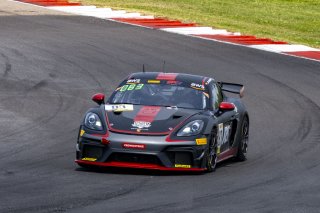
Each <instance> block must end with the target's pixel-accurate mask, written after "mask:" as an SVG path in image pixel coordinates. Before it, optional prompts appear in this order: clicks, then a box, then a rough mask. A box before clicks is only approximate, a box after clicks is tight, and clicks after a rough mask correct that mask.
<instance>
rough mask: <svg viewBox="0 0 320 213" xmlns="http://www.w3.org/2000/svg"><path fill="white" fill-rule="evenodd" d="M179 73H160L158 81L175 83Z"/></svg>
mask: <svg viewBox="0 0 320 213" xmlns="http://www.w3.org/2000/svg"><path fill="white" fill-rule="evenodd" d="M177 75H178V74H177V73H159V75H158V76H157V78H156V79H157V80H167V81H175V80H176V77H177Z"/></svg>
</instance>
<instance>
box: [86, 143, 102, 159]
mask: <svg viewBox="0 0 320 213" xmlns="http://www.w3.org/2000/svg"><path fill="white" fill-rule="evenodd" d="M102 154H103V148H102V147H97V146H90V145H84V146H83V152H82V157H83V158H97V159H98V158H100V157H101V156H102Z"/></svg>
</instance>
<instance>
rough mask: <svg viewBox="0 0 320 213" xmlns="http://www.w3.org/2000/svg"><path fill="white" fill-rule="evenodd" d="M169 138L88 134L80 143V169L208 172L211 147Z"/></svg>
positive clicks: (78, 150)
mask: <svg viewBox="0 0 320 213" xmlns="http://www.w3.org/2000/svg"><path fill="white" fill-rule="evenodd" d="M166 138H167V136H141V135H128V134H119V133H113V132H109V133H108V135H92V134H86V133H84V134H83V135H82V136H81V137H79V140H78V143H77V157H76V163H77V164H79V165H80V166H86V165H87V166H99V167H121V168H136V169H154V170H167V171H173V170H176V171H204V170H206V167H205V162H204V158H205V157H204V156H205V153H206V149H207V148H206V147H207V145H205V144H204V145H197V144H196V142H195V141H170V142H169V141H168V140H166Z"/></svg>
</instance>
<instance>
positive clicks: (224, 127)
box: [211, 83, 236, 154]
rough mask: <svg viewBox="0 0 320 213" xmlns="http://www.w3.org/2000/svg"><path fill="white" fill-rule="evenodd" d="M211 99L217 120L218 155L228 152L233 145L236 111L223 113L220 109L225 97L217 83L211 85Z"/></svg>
mask: <svg viewBox="0 0 320 213" xmlns="http://www.w3.org/2000/svg"><path fill="white" fill-rule="evenodd" d="M211 97H212V106H213V111H214V116H215V118H216V120H217V143H218V146H217V153H218V154H220V153H222V152H224V151H227V150H228V149H229V148H230V147H231V145H232V143H233V137H232V133H233V132H234V131H233V127H234V126H235V125H233V124H234V119H235V114H236V111H235V110H231V111H222V110H220V109H219V106H220V104H221V102H223V100H224V97H223V93H222V91H221V88H220V86H219V85H218V84H216V83H212V85H211Z"/></svg>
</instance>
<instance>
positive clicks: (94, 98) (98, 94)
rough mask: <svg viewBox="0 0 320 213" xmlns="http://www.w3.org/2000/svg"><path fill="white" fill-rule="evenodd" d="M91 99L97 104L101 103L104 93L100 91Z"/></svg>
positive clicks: (102, 102)
mask: <svg viewBox="0 0 320 213" xmlns="http://www.w3.org/2000/svg"><path fill="white" fill-rule="evenodd" d="M92 100H93V101H94V102H96V103H97V104H99V105H101V104H104V94H102V93H97V94H95V95H93V96H92Z"/></svg>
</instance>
